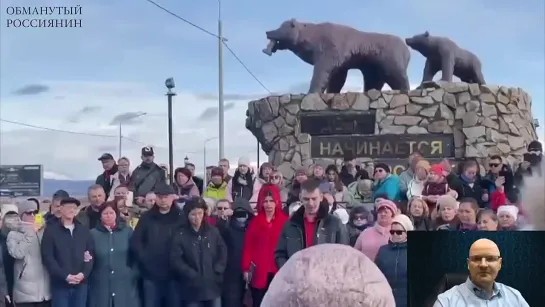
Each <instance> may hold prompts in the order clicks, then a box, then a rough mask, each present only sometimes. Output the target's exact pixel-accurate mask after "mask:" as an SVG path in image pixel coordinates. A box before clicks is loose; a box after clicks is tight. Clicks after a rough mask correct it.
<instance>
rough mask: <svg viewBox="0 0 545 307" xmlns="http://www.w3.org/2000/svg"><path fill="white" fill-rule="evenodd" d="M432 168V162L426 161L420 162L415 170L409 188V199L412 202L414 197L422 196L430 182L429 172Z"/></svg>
mask: <svg viewBox="0 0 545 307" xmlns="http://www.w3.org/2000/svg"><path fill="white" fill-rule="evenodd" d="M430 168H431V165H430V162H428V161H426V160H418V162H417V163H416V166H415V168H414V177H413V179H412V180H411V181H409V185H408V186H407V199H408V200H410V199H412V198H413V197H420V196H422V191H423V190H424V186H425V184H426V181H427V180H428V174H429V170H430Z"/></svg>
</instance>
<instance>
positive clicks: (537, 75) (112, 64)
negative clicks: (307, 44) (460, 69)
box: [0, 0, 545, 179]
mask: <svg viewBox="0 0 545 307" xmlns="http://www.w3.org/2000/svg"><path fill="white" fill-rule="evenodd" d="M157 1H158V3H160V4H161V5H163V6H165V7H167V8H169V9H171V10H172V11H173V12H175V13H177V14H179V15H181V16H183V17H184V18H187V19H189V20H191V21H193V22H195V23H196V24H198V25H200V26H202V27H204V28H205V29H209V30H210V31H213V32H214V31H215V29H216V16H217V3H218V2H217V1H213V0H204V1H196V0H187V1H174V0H157ZM20 3H21V1H15V0H3V1H2V3H1V8H2V12H1V17H2V21H1V24H0V31H1V32H0V45H1V47H0V117H1V118H2V119H4V120H9V121H15V122H21V123H26V124H29V125H35V126H41V127H49V128H53V129H60V130H70V131H75V132H82V133H88V134H99V135H103V136H82V135H77V134H69V133H61V132H55V131H46V130H41V129H35V128H31V127H24V126H20V125H15V124H9V123H5V122H2V124H1V126H0V128H1V134H0V142H1V148H2V150H1V152H0V162H1V163H2V164H43V165H44V167H45V169H46V171H47V176H48V177H55V178H72V179H87V178H94V177H95V176H96V174H98V173H99V172H100V171H101V168H100V165H99V163H98V162H97V161H96V159H97V158H98V156H99V155H100V154H101V153H103V152H111V153H112V154H114V156H117V152H118V138H117V134H118V126H117V124H118V122H119V121H120V120H121V121H123V122H124V124H123V130H124V131H123V135H124V136H125V137H127V139H125V140H124V141H123V154H124V155H127V156H128V157H129V158H131V159H132V161H134V162H135V163H138V162H139V155H140V148H141V147H142V146H143V145H148V144H149V145H153V146H155V148H156V152H157V159H158V160H159V162H166V161H168V155H167V149H166V148H167V145H168V140H167V118H166V112H167V106H166V97H165V96H164V94H165V88H164V80H165V79H166V78H167V77H174V78H175V80H176V85H177V87H176V92H177V93H178V96H176V97H175V98H174V99H175V100H174V131H175V139H174V145H175V150H176V153H175V162H176V164H177V165H179V164H181V163H183V159H184V157H185V156H186V155H187V156H189V158H190V160H192V161H193V162H195V163H196V164H197V166H198V167H201V168H202V165H203V163H204V161H203V160H204V159H203V154H202V152H203V148H204V140H205V139H207V138H212V137H215V136H217V135H218V117H217V115H218V111H217V83H218V82H217V80H218V78H217V40H216V39H214V38H213V37H211V36H209V35H206V34H204V33H203V32H200V31H198V30H196V29H194V28H192V27H190V26H188V25H186V24H185V23H183V22H182V21H180V20H178V19H176V18H175V17H173V16H171V15H168V14H166V13H165V12H163V11H161V10H160V9H158V8H157V7H155V6H153V5H152V4H150V3H148V2H147V1H145V0H136V1H135V0H132V1H128V0H120V1H113V2H112V1H107V0H94V1H83V2H81V1H79V2H78V1H70V0H55V1H52V0H46V1H44V0H40V1H38V0H26V1H24V4H25V5H27V6H28V5H52V6H64V5H66V6H70V5H76V4H81V5H82V7H83V9H82V12H83V14H82V16H81V19H82V27H81V28H50V29H46V28H41V29H30V28H6V18H8V16H7V14H6V8H7V7H8V6H12V5H20ZM222 3H223V19H224V28H225V30H224V32H225V36H226V37H227V38H228V40H229V42H228V44H229V46H230V47H231V48H232V49H233V50H234V51H235V52H236V53H237V55H238V56H239V58H240V59H242V60H243V61H244V63H245V64H246V66H247V67H248V68H249V69H250V70H251V71H252V72H253V73H254V74H255V75H256V76H257V77H258V78H259V79H260V80H261V81H262V83H263V84H264V85H265V86H266V88H267V89H268V90H269V91H271V92H288V91H289V92H302V91H306V90H307V89H308V84H309V79H310V76H311V69H312V68H311V66H309V65H307V64H305V63H303V62H302V61H300V60H299V59H298V58H297V57H295V56H294V55H293V54H291V53H288V52H283V53H282V52H280V53H277V54H275V55H274V56H272V57H267V56H265V55H264V54H262V53H261V49H262V48H264V47H265V45H266V43H267V41H266V38H265V35H264V32H265V31H266V30H269V29H273V28H275V27H277V26H278V25H279V24H280V23H281V22H282V21H284V20H286V19H289V18H292V17H297V18H298V19H300V20H303V21H313V22H320V21H332V22H338V23H342V24H346V25H350V26H353V27H356V28H358V29H361V30H366V31H377V32H385V33H392V34H396V35H399V36H401V37H408V36H412V35H414V34H417V33H421V32H424V31H426V30H429V31H430V32H431V34H434V35H443V36H448V37H451V38H452V39H454V40H455V41H457V42H458V43H459V44H460V45H461V46H462V47H465V48H467V49H469V50H471V51H473V52H475V53H476V54H478V55H479V56H480V58H481V60H482V62H483V70H484V75H485V78H486V80H487V82H488V83H491V84H500V85H506V86H519V87H522V88H524V89H525V90H526V91H528V92H529V93H530V94H531V95H532V97H533V101H534V115H535V116H536V117H538V118H539V120H540V122H541V123H542V125H545V120H544V116H543V114H544V112H545V111H544V108H543V102H544V88H543V84H544V82H545V79H544V71H543V69H544V67H545V65H544V59H543V54H544V30H543V29H544V28H545V25H544V11H545V8H544V3H543V1H542V0H541V1H540V0H526V1H524V5H520V3H518V2H515V1H507V0H481V1H474V0H471V1H470V0H459V1H456V5H453V4H452V1H446V0H444V1H443V0H436V1H429V0H413V1H394V0H392V1H354V0H337V1H334V2H331V1H327V0H312V1H311V0H299V1H296V2H294V1H288V0H276V1H268V2H267V1H265V2H256V1H250V0H237V1H234V0H225V1H223V2H222ZM339 8H342V9H339ZM49 17H51V18H62V16H61V17H56V16H43V18H49ZM423 63H424V58H423V57H422V56H421V55H419V54H417V53H414V52H413V53H412V59H411V64H410V68H409V75H410V79H411V83H412V84H417V83H418V82H419V81H420V79H421V78H422V69H423ZM224 75H225V93H226V105H225V109H226V111H225V112H226V113H225V114H226V116H225V119H226V121H225V125H226V134H225V135H226V142H225V151H226V155H227V157H228V158H229V159H230V160H232V161H233V162H234V163H236V160H237V159H238V157H240V156H249V157H250V158H251V159H252V161H256V159H257V154H256V141H255V138H254V137H253V136H252V135H251V133H250V132H248V131H247V130H246V129H245V128H244V121H245V111H246V108H247V102H248V101H249V100H252V99H257V98H259V97H263V96H266V95H268V93H267V90H266V89H264V88H263V87H262V86H261V85H260V84H259V83H258V82H256V81H255V80H254V79H253V78H252V77H251V76H250V75H249V74H248V72H247V71H246V70H245V69H244V68H243V67H242V66H241V65H240V64H239V63H238V62H237V61H236V59H235V58H234V57H233V56H232V55H231V54H230V53H229V52H228V51H227V50H225V69H224ZM361 83H362V78H361V76H360V75H358V74H356V73H351V75H350V77H349V80H348V85H347V86H346V87H345V89H346V88H352V89H354V88H359V87H360V86H361ZM139 112H146V113H147V115H146V116H142V117H140V118H138V119H137V120H130V119H128V118H130V117H131V116H132V115H134V114H138V113H139ZM541 131H542V130H540V134H541ZM541 135H543V134H541ZM129 139H130V140H129ZM217 147H218V146H217V141H216V140H214V141H211V142H209V143H208V145H207V149H208V154H207V155H206V159H207V161H208V162H207V163H208V164H212V163H216V162H217V159H218V153H217ZM264 158H265V157H264V154H262V155H261V160H262V161H263V159H264Z"/></svg>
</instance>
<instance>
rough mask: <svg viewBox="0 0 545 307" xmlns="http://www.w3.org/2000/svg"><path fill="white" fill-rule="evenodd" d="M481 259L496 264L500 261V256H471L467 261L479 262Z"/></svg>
mask: <svg viewBox="0 0 545 307" xmlns="http://www.w3.org/2000/svg"><path fill="white" fill-rule="evenodd" d="M483 259H484V260H485V261H486V262H496V261H498V260H500V259H501V257H500V256H471V257H469V261H471V262H481V261H483Z"/></svg>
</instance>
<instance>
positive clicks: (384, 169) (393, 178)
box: [373, 163, 401, 201]
mask: <svg viewBox="0 0 545 307" xmlns="http://www.w3.org/2000/svg"><path fill="white" fill-rule="evenodd" d="M373 177H374V179H375V186H374V187H373V194H374V195H379V194H386V196H387V197H388V199H389V200H392V201H398V200H401V185H400V181H399V177H398V176H397V175H394V174H391V171H390V167H389V166H388V165H387V164H385V163H377V164H376V165H375V171H374V176H373ZM374 198H376V196H375V197H374Z"/></svg>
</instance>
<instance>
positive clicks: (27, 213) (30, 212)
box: [25, 210, 39, 215]
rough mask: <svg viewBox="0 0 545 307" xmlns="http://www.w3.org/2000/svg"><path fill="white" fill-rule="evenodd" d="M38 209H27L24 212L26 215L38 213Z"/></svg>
mask: <svg viewBox="0 0 545 307" xmlns="http://www.w3.org/2000/svg"><path fill="white" fill-rule="evenodd" d="M38 212H39V211H38V210H34V211H27V212H25V214H26V215H37V214H38Z"/></svg>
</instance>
